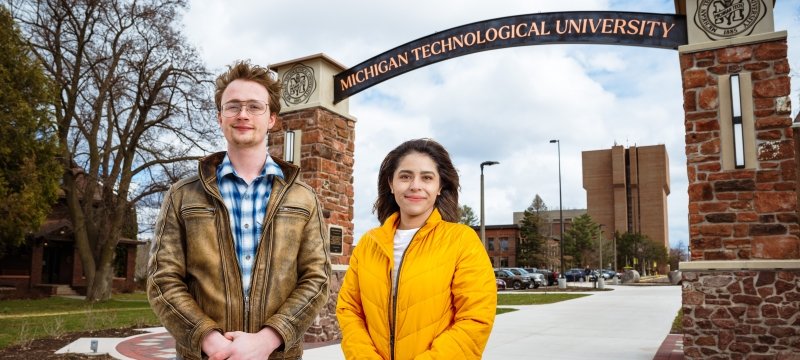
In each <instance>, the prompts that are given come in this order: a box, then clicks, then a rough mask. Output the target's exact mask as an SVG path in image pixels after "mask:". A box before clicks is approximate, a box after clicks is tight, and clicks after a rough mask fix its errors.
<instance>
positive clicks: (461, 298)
mask: <svg viewBox="0 0 800 360" xmlns="http://www.w3.org/2000/svg"><path fill="white" fill-rule="evenodd" d="M398 216H399V215H398V213H395V214H394V215H392V216H390V217H389V218H388V219H386V221H385V222H384V224H383V225H382V226H381V227H378V228H375V229H372V230H370V231H369V232H367V233H366V234H364V236H363V237H362V238H361V240H360V241H359V242H358V246H356V248H355V250H354V251H353V256H352V257H351V258H350V268H349V269H348V271H347V274H346V275H345V278H344V283H343V284H342V288H341V290H340V292H339V299H338V303H337V305H336V316H337V318H338V320H339V326H340V327H341V329H342V335H343V339H342V349H343V350H344V354H345V357H346V358H347V359H395V360H405V359H480V357H481V354H482V353H483V349H484V347H485V346H486V342H487V341H488V340H489V333H490V332H491V330H492V324H493V323H494V315H495V308H496V307H497V288H496V285H495V277H494V272H493V270H492V264H491V262H490V261H489V257H488V255H487V254H486V250H485V249H484V248H483V245H482V244H481V242H480V239H479V238H478V236H477V234H475V231H474V230H473V229H471V228H470V227H468V226H466V225H462V224H455V223H450V222H446V221H443V220H442V217H441V215H440V214H439V211H438V210H436V209H434V211H433V213H432V214H431V216H430V217H429V218H428V220H427V222H426V223H425V225H424V226H423V227H422V228H420V230H419V231H417V233H416V234H415V235H414V238H413V239H412V240H411V243H410V244H409V245H408V249H407V250H406V252H405V255H404V256H403V260H402V263H401V265H400V270H399V273H400V280H399V285H398V290H397V295H396V296H397V297H396V301H393V300H392V280H391V276H392V274H391V272H392V269H393V267H394V256H393V246H392V244H393V242H394V233H395V230H396V228H397V223H398V219H397V217H398ZM394 304H396V306H394ZM394 314H396V316H394ZM393 318H396V319H397V321H396V322H393V321H392V319H393ZM392 344H394V346H392ZM393 350H394V356H393V357H392V351H393Z"/></svg>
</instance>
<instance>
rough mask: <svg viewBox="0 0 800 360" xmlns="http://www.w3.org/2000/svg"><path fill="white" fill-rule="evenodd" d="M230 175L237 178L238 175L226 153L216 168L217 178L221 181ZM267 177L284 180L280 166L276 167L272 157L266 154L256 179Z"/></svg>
mask: <svg viewBox="0 0 800 360" xmlns="http://www.w3.org/2000/svg"><path fill="white" fill-rule="evenodd" d="M230 174H233V175H234V176H236V177H239V174H237V173H236V169H234V168H233V163H231V159H230V158H229V157H228V153H227V152H226V153H225V158H223V159H222V162H221V163H220V164H219V166H218V167H217V177H218V178H220V179H221V178H223V177H225V176H228V175H230ZM267 175H274V176H277V177H280V178H281V179H285V177H284V176H283V171H282V170H281V167H280V165H278V164H277V163H276V162H275V160H272V157H271V156H269V154H267V160H266V161H265V162H264V167H263V168H261V173H259V174H258V177H265V176H267Z"/></svg>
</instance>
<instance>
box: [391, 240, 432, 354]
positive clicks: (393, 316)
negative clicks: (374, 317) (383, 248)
mask: <svg viewBox="0 0 800 360" xmlns="http://www.w3.org/2000/svg"><path fill="white" fill-rule="evenodd" d="M423 226H424V225H423ZM420 229H422V228H421V227H420ZM395 231H397V230H395ZM418 233H419V230H417V231H416V232H415V233H414V236H412V237H411V241H409V242H408V246H406V249H405V250H403V256H401V257H400V265H398V266H397V274H395V279H396V280H395V281H396V282H395V284H396V285H395V287H394V289H392V309H391V313H390V314H391V317H390V318H389V328H390V332H389V350H390V351H391V353H392V360H394V352H395V351H394V336H395V326H396V325H397V293H398V292H399V291H400V270H402V269H403V262H404V261H405V258H406V253H407V252H408V249H409V248H410V247H411V243H413V242H414V238H416V237H417V234H418ZM392 243H393V244H394V242H392ZM392 256H394V254H392Z"/></svg>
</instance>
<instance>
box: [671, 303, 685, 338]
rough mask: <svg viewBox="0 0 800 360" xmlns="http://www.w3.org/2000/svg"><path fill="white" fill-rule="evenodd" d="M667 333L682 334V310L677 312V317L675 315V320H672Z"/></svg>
mask: <svg viewBox="0 0 800 360" xmlns="http://www.w3.org/2000/svg"><path fill="white" fill-rule="evenodd" d="M669 333H670V334H683V308H681V309H680V310H678V315H675V319H674V320H672V329H670V331H669Z"/></svg>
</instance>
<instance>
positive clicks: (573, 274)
mask: <svg viewBox="0 0 800 360" xmlns="http://www.w3.org/2000/svg"><path fill="white" fill-rule="evenodd" d="M564 277H565V278H567V281H597V272H596V271H590V272H589V276H588V278H587V276H586V270H584V269H579V268H572V269H569V270H567V271H565V272H564Z"/></svg>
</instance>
